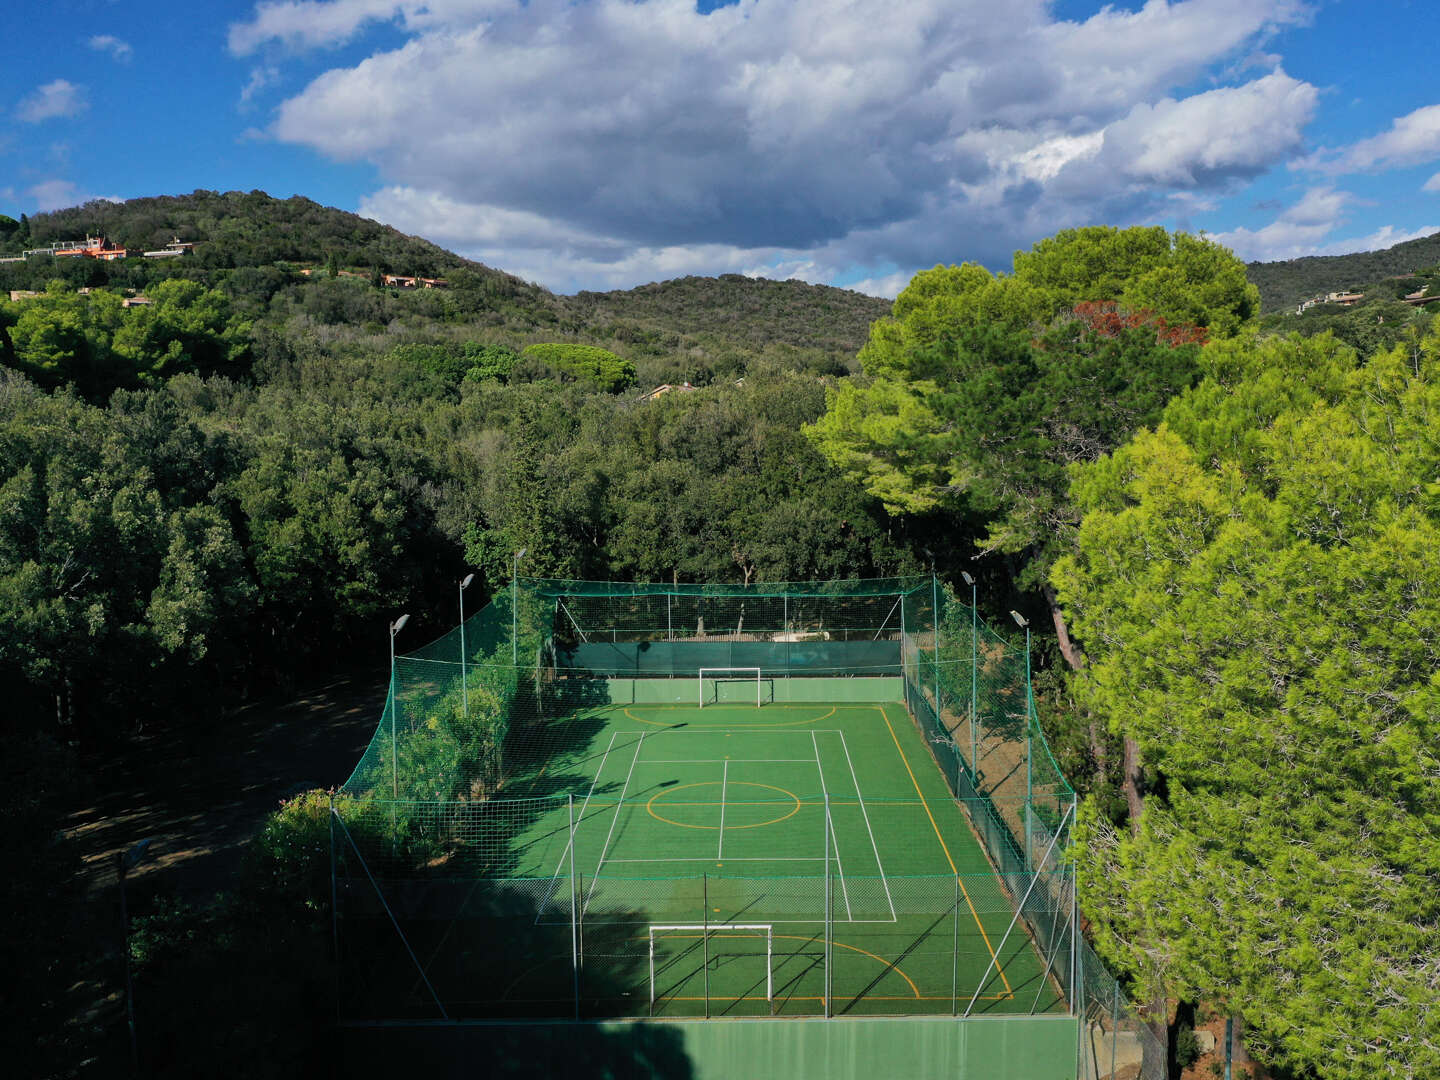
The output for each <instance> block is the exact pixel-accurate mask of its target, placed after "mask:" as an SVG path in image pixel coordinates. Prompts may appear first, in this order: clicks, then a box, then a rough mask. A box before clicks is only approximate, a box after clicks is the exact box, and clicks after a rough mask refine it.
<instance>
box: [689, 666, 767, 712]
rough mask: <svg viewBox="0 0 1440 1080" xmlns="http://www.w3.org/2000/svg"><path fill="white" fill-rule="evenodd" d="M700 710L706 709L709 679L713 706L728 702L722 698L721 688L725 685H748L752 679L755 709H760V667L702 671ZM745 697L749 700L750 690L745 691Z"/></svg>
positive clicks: (718, 668)
mask: <svg viewBox="0 0 1440 1080" xmlns="http://www.w3.org/2000/svg"><path fill="white" fill-rule="evenodd" d="M699 679H700V708H702V709H703V708H704V707H705V687H706V679H709V683H710V690H711V691H712V694H713V697H712V699H711V701H710V704H712V705H723V704H726V703H727V702H726V701H725V699H723V698H722V696H721V693H720V687H721V685H722V684H724V683H740V684H741V685H742V686H743V685H745V684H748V683H749V682H750V681H751V680H752V679H753V680H754V683H755V707H756V708H757V709H758V708H759V707H760V694H761V691H760V669H759V668H758V667H712V668H705V667H702V668H701V669H700V675H699ZM745 697H746V698H747V699H748V698H749V690H748V689H746V690H745Z"/></svg>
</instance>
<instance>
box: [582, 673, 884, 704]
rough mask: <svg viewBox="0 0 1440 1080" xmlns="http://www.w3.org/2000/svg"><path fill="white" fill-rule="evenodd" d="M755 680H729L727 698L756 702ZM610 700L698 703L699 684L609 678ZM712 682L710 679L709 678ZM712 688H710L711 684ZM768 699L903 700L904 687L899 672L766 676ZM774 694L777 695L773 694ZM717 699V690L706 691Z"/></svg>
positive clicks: (725, 690)
mask: <svg viewBox="0 0 1440 1080" xmlns="http://www.w3.org/2000/svg"><path fill="white" fill-rule="evenodd" d="M750 679H751V681H750V682H748V683H744V684H742V683H740V682H739V681H736V682H730V681H728V680H727V681H726V682H725V683H724V685H723V694H724V701H725V702H726V703H727V704H728V703H731V702H735V703H744V702H746V701H748V702H749V703H750V704H754V702H755V683H754V681H753V680H754V676H753V675H752V676H750ZM605 681H606V683H607V684H608V685H609V687H610V700H611V702H613V703H615V704H617V705H657V704H659V705H664V704H679V705H694V704H696V702H697V700H698V688H697V687H696V685H695V680H694V679H693V678H688V679H684V678H682V679H607V680H605ZM706 682H707V683H708V682H709V680H708V679H707V680H706ZM707 689H708V688H707ZM760 691H761V694H762V696H763V698H764V700H765V701H767V702H770V701H773V702H774V703H777V704H785V703H789V702H806V701H824V702H834V701H846V702H849V701H901V700H903V699H904V690H903V688H902V686H901V683H900V679H899V677H898V676H868V675H865V676H857V677H855V678H824V677H815V678H791V679H769V678H767V679H764V680H763V681H762V683H761V687H760ZM772 694H773V697H772V696H771V695H772ZM706 700H707V701H713V700H714V695H713V693H707V694H706Z"/></svg>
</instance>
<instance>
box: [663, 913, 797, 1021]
mask: <svg viewBox="0 0 1440 1080" xmlns="http://www.w3.org/2000/svg"><path fill="white" fill-rule="evenodd" d="M679 931H684V932H689V933H694V934H696V935H698V936H700V937H702V938H703V939H704V941H705V942H706V943H707V953H706V955H707V957H708V955H709V954H708V942H709V941H710V940H711V939H712V938H715V937H718V936H722V935H727V934H731V933H735V932H741V933H748V934H755V935H756V936H759V935H760V934H764V935H765V1000H766V1001H768V1002H772V1003H773V1002H774V1000H775V928H774V925H773V924H772V923H709V924H706V923H674V924H664V925H662V924H659V923H652V924H651V926H650V1008H651V1009H652V1010H653V1009H654V1008H655V1000H656V997H657V994H656V991H655V935H656V934H657V933H658V934H668V933H672V932H679Z"/></svg>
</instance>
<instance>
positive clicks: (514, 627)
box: [510, 547, 525, 683]
mask: <svg viewBox="0 0 1440 1080" xmlns="http://www.w3.org/2000/svg"><path fill="white" fill-rule="evenodd" d="M524 557H525V549H524V548H523V547H522V548H521V549H520V550H519V551H517V552H515V560H514V561H513V562H512V563H511V564H510V666H511V667H512V668H514V669H515V681H516V682H517V683H518V682H519V681H520V637H519V634H520V560H521V559H523V558H524Z"/></svg>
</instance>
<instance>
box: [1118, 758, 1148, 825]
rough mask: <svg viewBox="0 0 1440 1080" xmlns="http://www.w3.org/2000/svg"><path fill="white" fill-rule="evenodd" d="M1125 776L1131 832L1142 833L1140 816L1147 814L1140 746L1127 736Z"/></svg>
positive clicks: (1124, 787)
mask: <svg viewBox="0 0 1440 1080" xmlns="http://www.w3.org/2000/svg"><path fill="white" fill-rule="evenodd" d="M1124 771H1125V775H1124V778H1123V780H1122V786H1123V789H1124V791H1125V806H1126V808H1127V809H1128V810H1129V811H1130V831H1131V832H1132V833H1138V832H1139V831H1140V815H1142V814H1143V813H1145V795H1144V793H1143V792H1141V790H1140V744H1139V743H1138V742H1136V741H1135V740H1134V739H1132V738H1131V737H1130V736H1129V735H1126V736H1125V764H1124Z"/></svg>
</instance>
